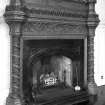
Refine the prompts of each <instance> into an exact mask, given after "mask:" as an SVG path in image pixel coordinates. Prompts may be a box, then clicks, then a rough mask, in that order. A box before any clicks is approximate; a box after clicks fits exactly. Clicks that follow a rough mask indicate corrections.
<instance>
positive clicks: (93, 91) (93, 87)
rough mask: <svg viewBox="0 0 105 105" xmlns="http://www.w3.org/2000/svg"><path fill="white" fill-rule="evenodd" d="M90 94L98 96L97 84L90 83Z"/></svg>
mask: <svg viewBox="0 0 105 105" xmlns="http://www.w3.org/2000/svg"><path fill="white" fill-rule="evenodd" d="M88 92H89V94H90V95H97V84H96V83H95V82H89V83H88Z"/></svg>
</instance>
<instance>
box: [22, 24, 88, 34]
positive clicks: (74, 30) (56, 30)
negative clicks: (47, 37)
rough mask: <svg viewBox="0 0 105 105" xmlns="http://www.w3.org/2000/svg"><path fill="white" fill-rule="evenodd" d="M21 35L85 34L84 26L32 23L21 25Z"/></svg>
mask: <svg viewBox="0 0 105 105" xmlns="http://www.w3.org/2000/svg"><path fill="white" fill-rule="evenodd" d="M22 32H23V33H34V34H38V33H42V34H43V33H49V34H51V33H52V34H85V35H86V34H87V29H86V26H85V25H71V24H68V23H67V24H66V23H55V22H34V23H25V24H24V25H23V30H22Z"/></svg>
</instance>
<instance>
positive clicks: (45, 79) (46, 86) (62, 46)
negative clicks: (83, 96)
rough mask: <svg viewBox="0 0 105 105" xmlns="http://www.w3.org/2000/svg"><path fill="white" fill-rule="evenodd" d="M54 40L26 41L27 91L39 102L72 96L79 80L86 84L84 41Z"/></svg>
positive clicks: (35, 101) (30, 98) (25, 76)
mask: <svg viewBox="0 0 105 105" xmlns="http://www.w3.org/2000/svg"><path fill="white" fill-rule="evenodd" d="M52 42H53V40H50V41H46V40H45V41H42V40H41V41H40V40H38V43H40V44H38V43H37V41H36V40H35V41H31V44H30V41H24V52H23V53H24V59H23V60H24V61H23V62H24V63H23V67H24V68H23V93H24V96H25V97H27V98H28V100H30V101H31V102H34V103H37V104H40V103H46V102H49V100H50V101H51V100H55V99H58V98H59V99H60V98H62V97H67V96H72V94H74V93H75V90H74V89H75V86H76V85H77V84H78V85H79V86H80V87H81V89H83V88H84V87H83V86H84V69H83V68H84V65H83V60H84V57H83V54H84V53H83V52H84V50H83V41H82V40H80V39H78V40H66V43H65V40H56V41H54V42H53V43H52ZM74 42H75V44H74ZM48 43H49V44H48ZM37 45H38V46H37ZM76 70H77V71H76ZM26 81H27V82H26ZM77 82H78V83H77ZM24 88H25V89H24Z"/></svg>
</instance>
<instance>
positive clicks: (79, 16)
mask: <svg viewBox="0 0 105 105" xmlns="http://www.w3.org/2000/svg"><path fill="white" fill-rule="evenodd" d="M95 3H96V0H11V1H10V5H8V6H7V7H6V12H5V15H4V17H5V20H6V22H7V24H8V25H9V27H10V38H11V82H10V93H9V96H8V98H7V102H6V103H7V105H24V104H25V102H24V100H25V99H24V93H23V91H24V90H23V84H24V83H23V59H24V56H23V52H24V42H25V41H31V40H37V41H38V40H73V39H82V40H83V42H84V55H83V56H84V87H85V89H86V90H88V94H89V96H90V97H91V96H95V95H96V84H95V81H94V36H95V28H96V27H97V25H98V23H99V19H98V15H97V14H96V13H95ZM43 44H44V43H43ZM74 101H75V102H77V104H78V102H79V101H77V100H74ZM75 102H72V103H71V102H70V101H69V104H70V105H72V104H73V103H75ZM50 104H51V103H50ZM75 104H76V103H75ZM36 105H37V104H36ZM38 105H39V104H38ZM40 105H48V104H40ZM51 105H61V104H59V102H58V103H54V104H51Z"/></svg>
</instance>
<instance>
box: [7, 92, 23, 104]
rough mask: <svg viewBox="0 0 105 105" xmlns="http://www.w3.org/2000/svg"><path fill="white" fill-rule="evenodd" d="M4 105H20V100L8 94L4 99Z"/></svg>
mask: <svg viewBox="0 0 105 105" xmlns="http://www.w3.org/2000/svg"><path fill="white" fill-rule="evenodd" d="M6 105H22V101H21V98H20V97H15V96H13V94H11V93H10V94H9V95H8V97H7V99H6Z"/></svg>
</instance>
